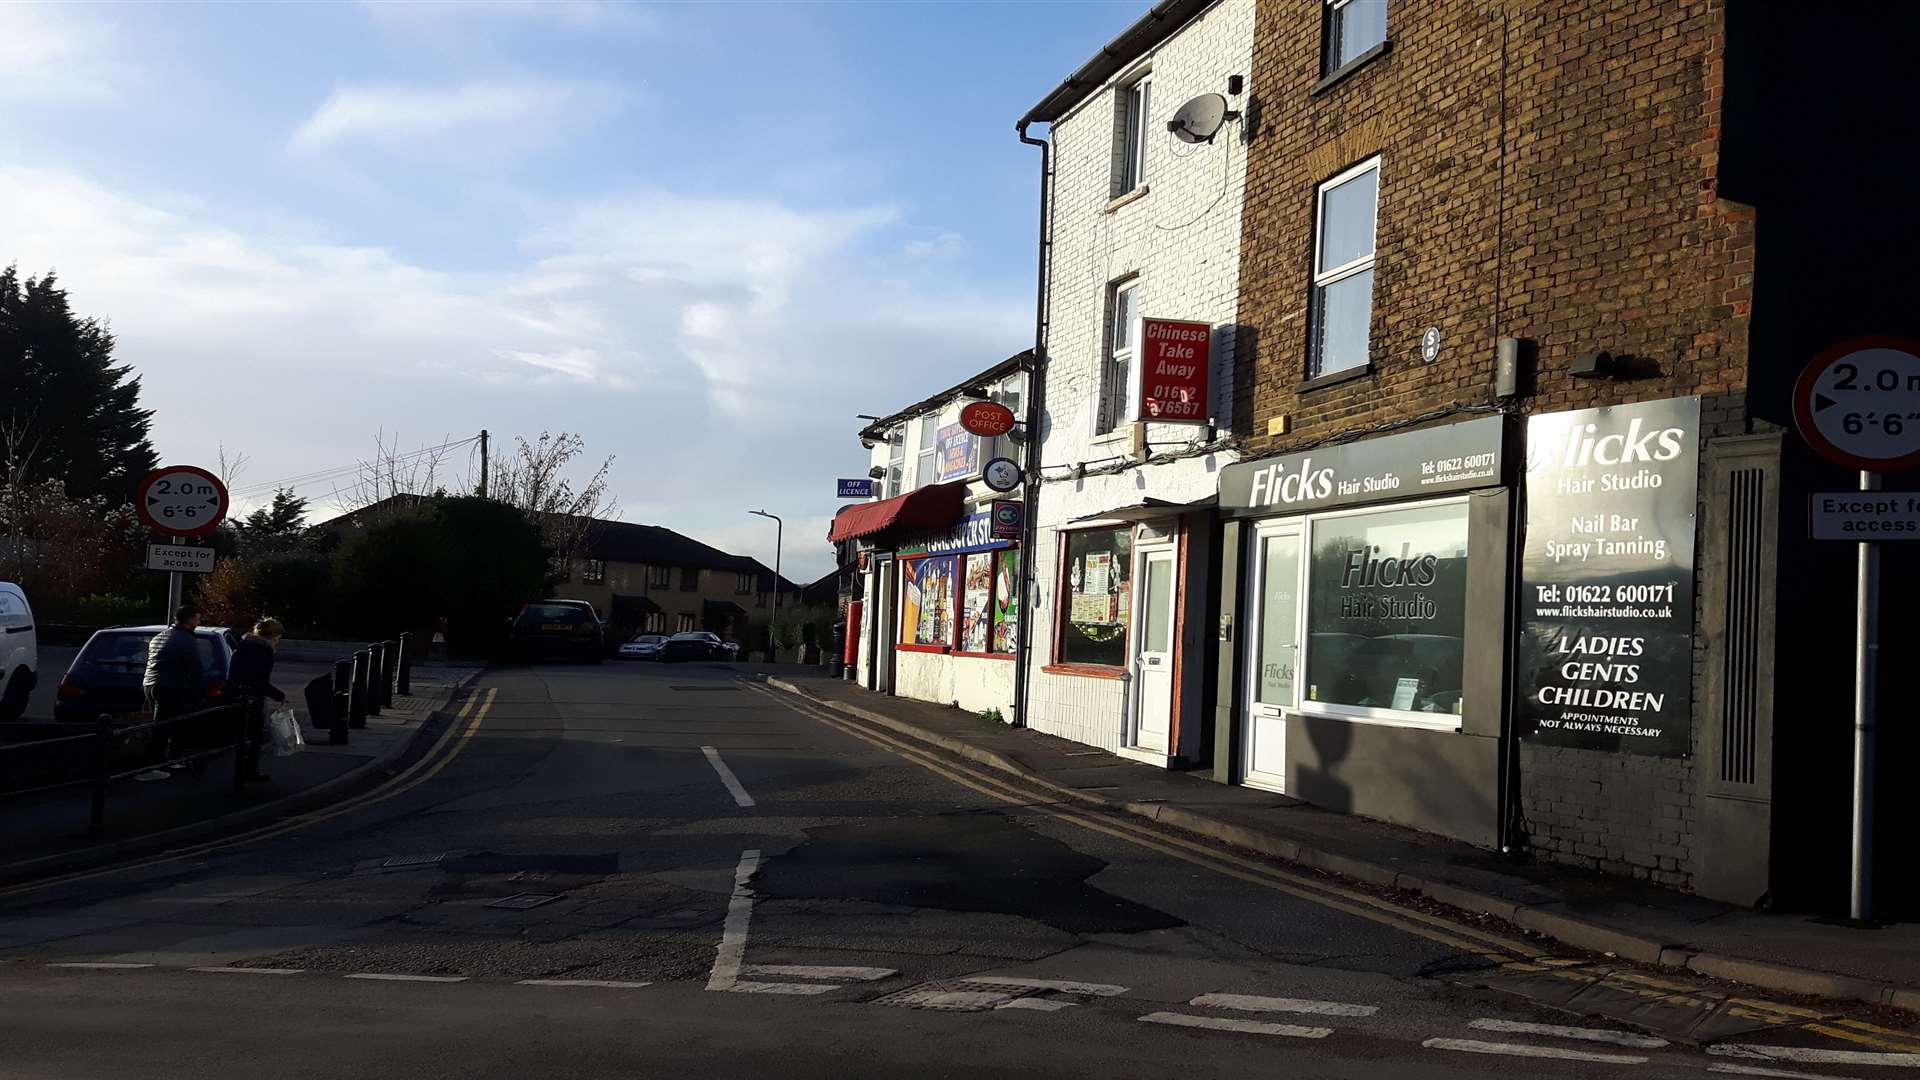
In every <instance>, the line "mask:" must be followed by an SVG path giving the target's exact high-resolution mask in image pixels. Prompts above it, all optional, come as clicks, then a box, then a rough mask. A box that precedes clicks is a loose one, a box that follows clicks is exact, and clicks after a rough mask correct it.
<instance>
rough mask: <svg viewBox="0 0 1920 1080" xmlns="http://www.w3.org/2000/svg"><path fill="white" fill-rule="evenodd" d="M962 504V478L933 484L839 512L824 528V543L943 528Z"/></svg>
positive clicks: (955, 518)
mask: <svg viewBox="0 0 1920 1080" xmlns="http://www.w3.org/2000/svg"><path fill="white" fill-rule="evenodd" d="M966 506H967V482H966V481H964V480H960V481H956V482H954V483H951V484H933V485H931V486H928V487H923V488H921V489H920V490H918V491H909V492H907V493H906V494H905V495H896V496H894V497H893V498H891V499H882V500H880V501H879V502H876V503H866V504H865V505H862V506H855V507H851V508H849V509H847V510H845V511H842V512H841V514H840V516H839V517H836V518H834V519H833V528H832V529H829V530H828V531H827V543H829V544H837V543H839V542H840V541H842V540H857V539H859V538H860V537H863V536H872V535H873V534H875V533H879V532H885V531H886V530H888V529H944V528H947V527H949V526H951V525H952V524H953V523H954V522H956V521H959V520H960V515H961V512H962V511H964V510H965V509H966Z"/></svg>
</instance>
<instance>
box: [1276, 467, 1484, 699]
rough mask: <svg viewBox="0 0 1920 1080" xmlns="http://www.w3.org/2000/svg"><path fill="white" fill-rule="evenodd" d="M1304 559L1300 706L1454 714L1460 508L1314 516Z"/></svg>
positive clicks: (1462, 539)
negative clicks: (1302, 690)
mask: <svg viewBox="0 0 1920 1080" xmlns="http://www.w3.org/2000/svg"><path fill="white" fill-rule="evenodd" d="M1309 550H1310V551H1311V553H1312V554H1311V556H1310V558H1309V565H1308V566H1307V570H1306V573H1307V590H1306V595H1307V612H1306V631H1307V633H1306V647H1307V648H1306V654H1307V656H1306V678H1305V694H1304V695H1303V698H1304V700H1303V702H1302V705H1303V707H1308V708H1311V707H1312V706H1313V704H1314V703H1316V702H1317V703H1319V704H1321V705H1326V706H1338V707H1345V708H1348V709H1351V710H1354V711H1356V712H1358V713H1359V714H1360V715H1365V714H1366V712H1367V711H1379V712H1383V713H1388V714H1396V713H1399V714H1405V713H1416V714H1424V713H1442V714H1448V715H1449V716H1451V715H1453V714H1457V713H1459V712H1460V710H1461V696H1460V694H1461V684H1462V673H1463V670H1464V650H1463V642H1464V640H1465V637H1466V618H1467V610H1466V609H1467V603H1466V601H1467V506H1466V504H1465V503H1464V502H1450V503H1437V504H1430V505H1426V506H1415V507H1408V508H1405V509H1394V510H1378V511H1368V512H1366V513H1359V514H1340V515H1329V516H1324V517H1317V518H1314V519H1312V520H1311V524H1310V540H1309ZM1268 587H1269V588H1271V587H1272V584H1271V583H1269V584H1268ZM1446 726H1448V727H1453V726H1456V723H1455V722H1453V721H1451V720H1449V721H1448V722H1447V724H1446Z"/></svg>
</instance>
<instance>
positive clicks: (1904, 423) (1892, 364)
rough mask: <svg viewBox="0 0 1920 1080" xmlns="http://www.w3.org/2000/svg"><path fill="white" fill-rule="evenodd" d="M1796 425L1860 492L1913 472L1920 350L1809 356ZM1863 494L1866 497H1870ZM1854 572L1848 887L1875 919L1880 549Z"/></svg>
mask: <svg viewBox="0 0 1920 1080" xmlns="http://www.w3.org/2000/svg"><path fill="white" fill-rule="evenodd" d="M1793 420H1794V427H1795V428H1797V429H1798V430H1799V432H1800V436H1801V438H1804V439H1805V440H1807V443H1808V445H1810V446H1812V447H1813V449H1814V450H1815V451H1816V452H1817V453H1819V454H1820V455H1821V456H1822V457H1825V458H1826V459H1827V460H1829V461H1833V462H1837V463H1839V464H1841V465H1846V466H1850V467H1852V468H1855V469H1858V470H1860V491H1861V492H1862V493H1871V492H1877V491H1879V490H1880V474H1881V473H1883V472H1892V471H1896V470H1900V469H1907V468H1912V467H1913V466H1914V465H1920V344H1916V343H1914V342H1910V341H1903V340H1900V339H1897V338H1878V337H1876V338H1859V339H1856V340H1853V341H1846V342H1842V343H1840V344H1838V345H1835V346H1834V347H1832V348H1830V349H1828V350H1827V351H1825V352H1823V353H1821V354H1820V355H1819V356H1816V357H1814V359H1813V362H1812V363H1811V364H1808V365H1807V369H1806V370H1805V371H1803V372H1801V374H1800V381H1799V382H1798V383H1797V384H1795V386H1794V392H1793ZM1869 497H1870V496H1869V495H1866V494H1863V498H1869ZM1857 560H1858V561H1857V564H1856V566H1855V597H1854V655H1853V678H1854V683H1853V852H1852V855H1853V880H1852V883H1851V890H1850V892H1851V903H1850V905H1849V910H1850V913H1851V914H1852V916H1853V918H1854V920H1855V921H1856V922H1866V921H1867V920H1869V919H1871V918H1872V917H1873V818H1874V815H1873V790H1874V751H1875V746H1874V743H1875V730H1874V727H1875V714H1876V706H1877V703H1876V701H1875V694H1874V690H1875V683H1876V680H1877V679H1878V677H1879V668H1880V662H1879V661H1880V544H1879V542H1878V541H1876V540H1861V541H1860V542H1859V551H1858V553H1857Z"/></svg>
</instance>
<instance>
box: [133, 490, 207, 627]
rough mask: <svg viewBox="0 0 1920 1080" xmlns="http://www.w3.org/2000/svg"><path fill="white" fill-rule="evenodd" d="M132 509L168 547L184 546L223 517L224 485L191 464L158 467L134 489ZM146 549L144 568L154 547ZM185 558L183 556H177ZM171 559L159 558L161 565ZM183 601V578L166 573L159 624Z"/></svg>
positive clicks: (170, 617) (172, 571)
mask: <svg viewBox="0 0 1920 1080" xmlns="http://www.w3.org/2000/svg"><path fill="white" fill-rule="evenodd" d="M133 510H134V513H135V514H137V515H138V516H139V518H140V520H141V521H143V522H145V523H146V524H147V527H149V528H151V529H152V530H153V531H155V532H157V533H162V534H165V535H166V536H167V537H168V538H169V540H168V543H169V544H170V545H172V546H176V547H177V546H180V545H182V544H185V543H186V538H187V537H189V536H200V535H202V534H205V533H209V532H212V531H213V530H214V529H215V528H216V527H217V526H218V525H219V524H220V522H221V520H222V519H224V518H225V517H226V516H227V485H225V484H223V483H221V482H220V478H219V477H217V476H215V475H213V474H212V473H210V472H208V471H207V470H205V469H201V468H197V467H195V466H192V465H162V466H161V467H160V468H158V469H155V470H153V471H152V472H150V473H148V474H147V475H146V478H145V479H143V480H141V481H140V486H139V487H138V488H136V489H135V490H134V496H133ZM157 546H158V545H154V546H150V547H149V548H148V549H147V558H148V565H149V566H151V565H152V564H153V560H154V558H155V554H156V552H155V550H154V548H155V547H157ZM181 558H185V556H181ZM171 562H172V560H168V559H165V558H164V556H163V557H162V565H168V564H169V563H171ZM185 598H186V578H185V577H184V576H183V575H182V572H181V570H180V569H179V568H177V567H174V568H170V569H169V570H168V571H167V611H166V618H164V619H163V620H161V621H163V622H169V623H170V622H172V621H173V613H174V612H175V611H177V610H179V608H180V604H181V603H182V602H183V601H184V600H185Z"/></svg>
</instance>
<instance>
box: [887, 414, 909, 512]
mask: <svg viewBox="0 0 1920 1080" xmlns="http://www.w3.org/2000/svg"><path fill="white" fill-rule="evenodd" d="M906 486H907V426H906V425H905V424H902V425H900V426H899V427H897V428H894V429H893V430H892V431H889V432H887V479H886V483H885V486H884V487H883V489H882V490H884V491H885V492H886V496H885V497H886V498H889V499H891V498H893V497H894V496H895V495H898V494H900V493H901V492H903V491H905V490H906Z"/></svg>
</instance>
